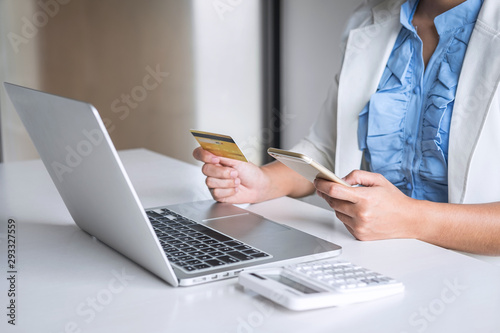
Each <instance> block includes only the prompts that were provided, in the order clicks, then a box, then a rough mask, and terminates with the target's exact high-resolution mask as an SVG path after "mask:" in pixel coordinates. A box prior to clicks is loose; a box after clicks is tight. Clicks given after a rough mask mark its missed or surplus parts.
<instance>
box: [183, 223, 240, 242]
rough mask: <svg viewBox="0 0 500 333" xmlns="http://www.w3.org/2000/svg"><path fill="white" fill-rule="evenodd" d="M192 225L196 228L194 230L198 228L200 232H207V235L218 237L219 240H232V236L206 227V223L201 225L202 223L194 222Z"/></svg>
mask: <svg viewBox="0 0 500 333" xmlns="http://www.w3.org/2000/svg"><path fill="white" fill-rule="evenodd" d="M190 227H191V228H192V229H194V230H198V231H199V232H200V233H203V234H205V235H207V236H210V237H212V238H215V239H217V240H218V241H221V242H226V241H229V240H232V238H230V237H228V236H226V235H223V234H221V233H220V232H218V231H215V230H213V229H210V228H207V227H205V226H204V225H201V224H193V225H192V226H190Z"/></svg>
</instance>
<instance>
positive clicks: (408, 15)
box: [358, 0, 483, 202]
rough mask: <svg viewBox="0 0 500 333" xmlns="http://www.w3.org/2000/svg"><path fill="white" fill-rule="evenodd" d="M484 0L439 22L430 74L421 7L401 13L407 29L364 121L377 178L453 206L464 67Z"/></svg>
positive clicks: (362, 133) (471, 1) (409, 6)
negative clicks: (417, 16)
mask: <svg viewBox="0 0 500 333" xmlns="http://www.w3.org/2000/svg"><path fill="white" fill-rule="evenodd" d="M482 2H483V1H482V0H468V1H466V2H464V3H462V4H460V5H458V6H456V7H454V8H452V9H451V10H449V11H447V12H445V13H443V14H441V15H440V16H438V17H436V18H435V20H434V23H435V26H436V29H437V31H438V34H439V43H438V46H437V47H436V50H435V52H434V54H433V55H432V57H431V59H430V60H429V62H428V64H427V68H424V61H423V57H422V41H421V39H420V37H419V36H418V35H417V31H416V29H415V27H414V26H413V25H412V23H411V22H412V19H413V14H414V13H415V10H416V7H417V4H418V0H409V1H407V2H406V3H404V4H403V5H402V7H401V24H402V25H403V27H402V29H401V31H400V33H399V36H398V38H397V40H396V43H395V45H394V48H393V51H392V53H391V55H390V57H389V60H388V62H387V66H386V68H385V70H384V72H383V75H382V78H381V80H380V83H379V86H378V89H377V91H376V93H375V94H373V95H372V97H371V99H370V101H369V102H368V104H367V105H366V107H365V108H364V109H363V110H362V112H361V113H360V115H359V127H358V142H359V147H360V149H361V150H363V151H364V157H365V161H366V162H367V163H368V166H369V168H370V170H371V171H373V172H377V173H381V174H382V175H384V176H385V177H386V178H387V179H388V180H389V181H391V182H392V183H393V184H394V185H395V186H397V187H398V188H399V189H400V190H401V191H403V192H404V193H405V194H406V195H408V196H411V197H413V198H417V199H424V200H431V201H435V202H447V201H448V177H447V173H448V141H449V131H450V123H451V116H452V112H453V105H454V101H455V94H456V89H457V85H458V79H459V76H460V71H461V68H462V63H463V60H464V57H465V53H466V50H467V45H468V43H469V39H470V36H471V34H472V31H473V29H474V24H475V21H476V19H477V16H478V14H479V10H480V8H481V5H482Z"/></svg>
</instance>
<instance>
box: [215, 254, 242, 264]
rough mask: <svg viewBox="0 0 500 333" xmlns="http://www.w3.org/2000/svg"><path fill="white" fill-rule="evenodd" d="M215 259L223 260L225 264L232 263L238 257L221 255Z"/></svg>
mask: <svg viewBox="0 0 500 333" xmlns="http://www.w3.org/2000/svg"><path fill="white" fill-rule="evenodd" d="M217 259H219V260H222V261H224V262H225V263H227V264H232V263H235V262H239V260H238V259H236V258H233V257H230V256H222V257H217Z"/></svg>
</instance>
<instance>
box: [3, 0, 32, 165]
mask: <svg viewBox="0 0 500 333" xmlns="http://www.w3.org/2000/svg"><path fill="white" fill-rule="evenodd" d="M14 1H16V2H14ZM17 1H18V0H1V1H0V85H1V86H0V110H1V111H2V113H1V128H0V134H2V140H1V143H2V149H1V151H2V152H3V159H4V160H5V161H9V160H24V159H31V158H35V157H37V156H38V155H37V153H36V149H35V146H34V145H33V143H32V142H31V139H30V137H29V136H28V133H27V132H26V130H25V129H24V126H23V124H22V123H21V120H20V119H19V117H18V116H17V113H16V111H15V110H14V107H13V106H12V104H11V103H10V101H9V100H8V99H7V98H8V97H7V95H6V94H5V90H4V88H3V82H5V81H7V82H14V83H17V84H21V85H26V86H30V87H34V86H37V85H38V82H39V70H38V61H37V59H36V56H35V54H36V52H35V51H36V49H37V48H38V39H37V38H36V33H35V31H31V30H28V28H24V29H27V30H25V32H26V33H25V35H24V36H26V38H25V37H22V41H23V42H22V44H17V42H18V41H20V40H21V39H16V38H15V37H13V33H17V35H18V36H23V35H22V31H23V30H22V29H23V28H22V26H23V21H22V18H23V17H24V18H31V17H32V15H33V14H34V13H35V12H36V8H35V6H34V3H33V2H31V1H19V2H17ZM9 36H10V38H11V39H12V41H13V42H11V41H10V40H9Z"/></svg>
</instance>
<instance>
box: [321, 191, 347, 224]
mask: <svg viewBox="0 0 500 333" xmlns="http://www.w3.org/2000/svg"><path fill="white" fill-rule="evenodd" d="M318 195H319V196H320V197H322V198H323V199H324V200H325V201H326V202H327V203H328V205H329V206H330V207H331V208H332V209H333V210H334V211H335V213H337V214H342V216H345V217H346V218H347V217H349V218H351V219H352V214H353V209H354V207H353V205H354V204H353V203H352V202H349V201H344V200H340V199H334V198H332V197H330V196H328V195H326V194H324V193H321V192H319V193H318ZM339 219H340V218H339Z"/></svg>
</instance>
